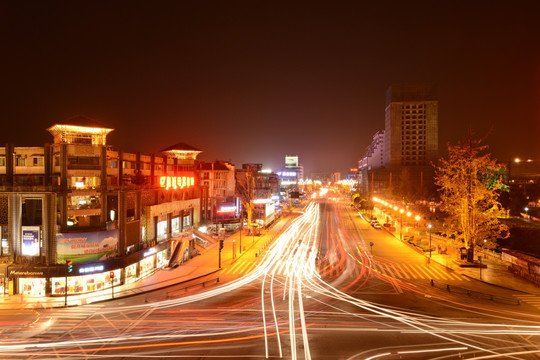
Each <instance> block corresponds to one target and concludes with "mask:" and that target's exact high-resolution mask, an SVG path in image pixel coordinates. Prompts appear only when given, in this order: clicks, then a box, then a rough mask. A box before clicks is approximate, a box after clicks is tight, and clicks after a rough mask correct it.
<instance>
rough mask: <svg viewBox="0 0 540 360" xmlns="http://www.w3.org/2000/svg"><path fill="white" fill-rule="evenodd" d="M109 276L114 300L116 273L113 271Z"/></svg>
mask: <svg viewBox="0 0 540 360" xmlns="http://www.w3.org/2000/svg"><path fill="white" fill-rule="evenodd" d="M109 275H110V278H111V291H112V293H111V295H112V298H113V299H114V271H111V273H110V274H109Z"/></svg>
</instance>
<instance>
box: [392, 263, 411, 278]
mask: <svg viewBox="0 0 540 360" xmlns="http://www.w3.org/2000/svg"><path fill="white" fill-rule="evenodd" d="M395 266H396V268H398V269H400V272H401V273H402V274H403V275H404V277H405V278H407V279H410V278H411V277H410V276H409V274H408V271H407V268H405V266H402V265H400V264H395Z"/></svg>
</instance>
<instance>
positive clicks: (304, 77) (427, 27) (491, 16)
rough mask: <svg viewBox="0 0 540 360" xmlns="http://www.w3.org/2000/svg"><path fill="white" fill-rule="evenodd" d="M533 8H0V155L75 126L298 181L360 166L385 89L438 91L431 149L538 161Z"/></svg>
mask: <svg viewBox="0 0 540 360" xmlns="http://www.w3.org/2000/svg"><path fill="white" fill-rule="evenodd" d="M539 19H540V3H538V1H519V0H518V1H493V0H491V1H478V0H475V1H470V0H468V1H455V0H454V1H428V2H416V1H372V2H370V3H368V2H364V1H360V0H358V1H353V2H341V1H306V2H294V1H246V2H239V1H229V0H227V1H203V0H196V1H180V0H178V1H144V2H143V1H125V2H122V1H106V2H100V1H66V2H63V1H3V2H2V4H1V5H0V34H1V35H0V40H1V42H0V43H1V52H0V53H1V54H2V60H1V64H2V70H1V83H0V86H1V88H2V90H1V94H0V95H1V102H0V104H1V108H0V109H1V116H2V127H1V130H0V143H2V144H4V143H8V142H9V143H14V144H15V145H16V146H42V144H43V143H45V142H50V141H52V137H51V136H50V135H49V134H48V132H46V131H45V129H46V128H47V127H49V126H51V125H52V124H54V123H55V122H56V121H58V120H64V119H66V118H68V117H71V116H73V115H77V114H84V115H87V116H90V117H92V118H94V119H96V120H98V121H101V122H103V123H105V124H107V125H109V126H111V127H113V128H114V129H116V130H115V131H114V132H113V133H111V135H110V136H109V143H111V144H112V145H114V146H115V147H117V148H122V149H124V150H125V151H128V152H136V151H140V152H142V153H146V154H150V153H157V152H158V151H159V150H161V149H163V148H165V147H168V146H170V145H172V144H175V143H177V142H185V143H187V144H190V145H192V146H195V147H198V148H200V149H201V150H204V153H203V154H202V155H201V158H202V159H203V160H214V159H224V160H230V161H232V162H233V163H234V164H236V165H238V166H240V165H241V164H242V163H245V162H258V163H263V164H264V165H265V166H267V167H271V168H273V169H278V168H279V167H280V166H282V164H283V162H284V157H285V155H287V154H288V155H298V156H299V157H300V162H301V163H303V164H304V166H305V170H306V172H307V174H309V173H311V172H319V171H325V172H328V171H342V172H345V171H347V170H348V169H349V168H350V167H355V166H356V165H357V161H358V159H359V158H360V157H361V156H362V154H363V153H364V150H365V148H366V146H367V145H369V143H370V141H371V138H372V136H373V134H374V133H375V132H376V131H378V130H380V129H383V128H384V102H385V92H386V89H387V88H388V86H389V85H390V84H392V83H401V82H434V83H437V84H438V87H439V129H440V144H441V148H443V147H444V144H445V143H446V142H447V141H452V142H455V141H457V140H459V139H460V138H462V137H463V136H464V135H465V133H466V131H467V128H468V127H469V126H472V128H473V129H474V130H475V131H476V132H477V133H479V134H484V133H486V132H487V131H488V130H489V129H491V128H493V131H492V133H491V135H490V136H489V137H488V140H487V142H488V144H490V146H491V150H492V152H493V153H494V155H495V156H496V157H498V158H499V159H500V160H504V161H506V160H508V159H509V158H511V157H513V156H521V157H531V158H534V159H540V141H539V139H540V20H539Z"/></svg>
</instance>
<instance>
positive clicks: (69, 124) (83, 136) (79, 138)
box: [47, 115, 114, 145]
mask: <svg viewBox="0 0 540 360" xmlns="http://www.w3.org/2000/svg"><path fill="white" fill-rule="evenodd" d="M47 130H48V131H49V132H50V133H51V134H52V135H53V136H54V142H55V143H91V144H93V145H105V144H106V138H107V134H109V133H110V132H111V131H113V130H114V129H113V128H110V127H108V126H105V125H103V124H101V123H99V122H98V121H96V120H94V119H90V118H88V117H86V116H82V115H77V116H74V117H72V118H69V119H67V120H63V121H59V122H57V123H56V124H54V125H53V126H51V127H50V128H48V129H47Z"/></svg>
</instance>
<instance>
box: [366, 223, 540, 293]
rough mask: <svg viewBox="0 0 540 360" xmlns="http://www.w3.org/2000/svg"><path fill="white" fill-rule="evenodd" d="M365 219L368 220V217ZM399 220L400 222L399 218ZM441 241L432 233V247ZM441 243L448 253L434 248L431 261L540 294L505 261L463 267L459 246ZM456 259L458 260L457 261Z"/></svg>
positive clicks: (472, 276)
mask: <svg viewBox="0 0 540 360" xmlns="http://www.w3.org/2000/svg"><path fill="white" fill-rule="evenodd" d="M385 216H388V215H385ZM364 219H365V218H364ZM365 220H366V221H367V219H365ZM397 222H399V220H397ZM385 230H386V231H388V232H389V233H390V234H391V235H393V236H394V237H395V238H396V239H398V240H399V237H400V236H399V232H398V231H396V232H395V233H392V232H390V231H389V230H388V229H385ZM396 230H397V228H396ZM415 235H419V234H418V232H416V234H415ZM440 241H441V240H440V239H439V238H438V237H437V236H434V235H432V239H431V242H432V247H434V248H435V249H437V248H438V247H437V245H439V242H440ZM403 242H404V243H406V244H407V245H408V246H410V247H412V248H415V247H414V246H413V245H411V244H408V243H407V242H406V241H403ZM440 245H441V247H442V248H446V249H447V252H446V254H439V253H438V252H437V250H434V251H432V252H431V261H435V262H437V263H439V264H441V265H442V266H445V267H446V268H448V269H452V270H453V271H455V272H456V273H458V274H461V275H464V276H467V277H469V278H472V279H475V280H479V281H482V282H484V283H486V284H491V285H495V286H498V287H501V288H505V289H509V290H514V291H521V292H525V293H529V294H534V295H540V287H538V286H536V285H535V284H533V283H531V282H529V281H527V280H525V279H523V278H521V277H519V276H515V275H514V274H513V273H512V272H510V271H509V270H508V266H507V265H505V264H504V263H502V262H500V261H496V260H492V259H482V264H484V265H486V266H487V267H485V268H479V267H461V266H459V264H458V263H457V260H458V258H459V250H458V248H457V246H451V245H450V244H449V243H448V240H446V241H445V242H441V243H440ZM415 249H416V248H415ZM416 250H417V249H416ZM417 251H418V250H417ZM422 253H423V255H424V256H425V257H426V259H428V258H429V252H425V253H424V252H422ZM454 260H456V262H455V261H454Z"/></svg>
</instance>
